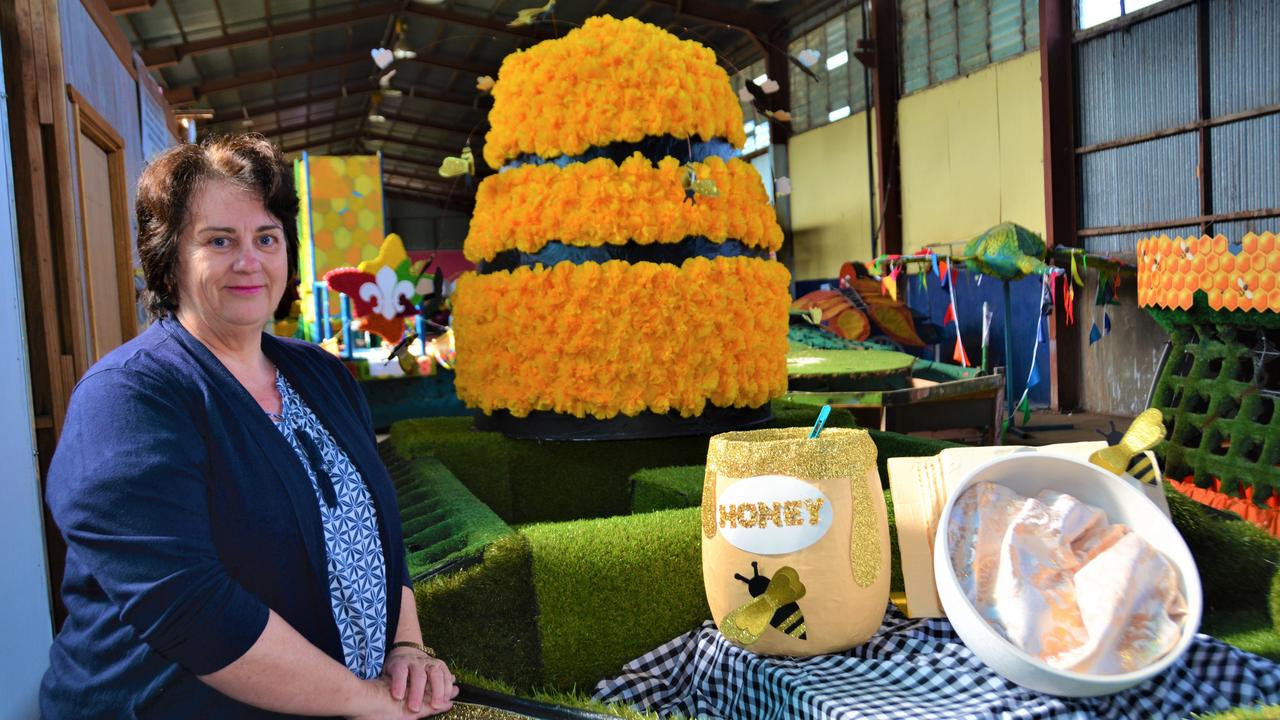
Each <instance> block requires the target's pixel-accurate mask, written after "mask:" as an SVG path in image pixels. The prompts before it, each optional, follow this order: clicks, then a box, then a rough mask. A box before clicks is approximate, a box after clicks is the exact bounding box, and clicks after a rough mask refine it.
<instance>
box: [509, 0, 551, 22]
mask: <svg viewBox="0 0 1280 720" xmlns="http://www.w3.org/2000/svg"><path fill="white" fill-rule="evenodd" d="M555 9H556V3H555V0H547V3H546V4H545V5H541V6H539V7H535V8H525V9H524V10H520V11H518V12H517V13H516V19H515V20H512V21H511V22H509V23H507V27H524V26H528V25H532V24H534V23H536V22H541V21H542V20H545V19H546V18H547V16H548V15H550V14H551V13H552V12H554V11H555Z"/></svg>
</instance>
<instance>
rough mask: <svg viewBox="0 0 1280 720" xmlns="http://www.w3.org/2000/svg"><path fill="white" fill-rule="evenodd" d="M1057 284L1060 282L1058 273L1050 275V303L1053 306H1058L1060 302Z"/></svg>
mask: <svg viewBox="0 0 1280 720" xmlns="http://www.w3.org/2000/svg"><path fill="white" fill-rule="evenodd" d="M1057 282H1058V274H1057V273H1054V274H1052V275H1050V276H1049V302H1050V303H1051V304H1053V305H1057V304H1058V300H1057V289H1056V288H1057V284H1056V283H1057Z"/></svg>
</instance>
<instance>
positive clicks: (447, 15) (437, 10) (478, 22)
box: [407, 3, 556, 40]
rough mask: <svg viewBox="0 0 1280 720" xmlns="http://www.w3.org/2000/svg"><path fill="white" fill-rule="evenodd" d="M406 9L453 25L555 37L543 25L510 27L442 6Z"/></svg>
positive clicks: (525, 35) (412, 5)
mask: <svg viewBox="0 0 1280 720" xmlns="http://www.w3.org/2000/svg"><path fill="white" fill-rule="evenodd" d="M407 10H408V11H409V14H411V15H420V16H422V17H426V18H431V19H432V20H441V21H443V22H448V23H454V24H455V25H467V26H469V27H473V28H477V29H479V30H488V31H489V32H496V33H502V34H503V35H512V36H515V37H519V38H529V39H531V40H546V39H548V38H553V37H556V34H555V32H554V31H552V30H549V29H547V28H545V27H537V26H529V27H511V26H509V25H507V24H506V23H504V22H502V21H500V20H492V19H490V18H487V17H481V16H479V15H467V14H465V13H460V12H457V11H454V10H449V9H448V8H445V7H443V6H434V5H422V4H418V3H411V4H410V5H409V7H408V8H407Z"/></svg>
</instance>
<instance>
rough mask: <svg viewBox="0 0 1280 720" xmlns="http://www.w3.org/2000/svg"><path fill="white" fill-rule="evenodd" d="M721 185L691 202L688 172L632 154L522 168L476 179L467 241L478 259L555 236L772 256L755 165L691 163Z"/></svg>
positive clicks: (586, 243)
mask: <svg viewBox="0 0 1280 720" xmlns="http://www.w3.org/2000/svg"><path fill="white" fill-rule="evenodd" d="M695 167H697V169H698V173H699V177H701V178H708V177H709V178H711V179H712V180H714V181H715V183H716V187H717V188H718V189H719V191H720V194H719V196H718V197H705V196H701V195H699V196H697V197H696V198H695V199H696V202H687V201H686V200H685V192H684V189H683V188H682V187H681V185H680V180H681V178H682V177H683V176H684V174H685V173H686V172H687V171H686V170H685V169H684V168H682V167H681V165H680V163H679V161H677V160H675V159H674V158H664V159H663V160H662V161H661V162H659V163H658V165H657V166H656V167H655V166H654V165H653V164H652V163H650V162H649V161H648V160H647V159H645V157H644V156H642V155H640V154H639V153H636V154H635V155H632V156H631V157H630V158H627V159H626V160H624V161H623V162H622V165H621V166H619V165H616V164H614V162H613V161H612V160H609V159H608V158H599V159H596V160H592V161H590V162H586V163H575V164H573V165H570V166H568V167H566V168H559V167H556V166H555V165H525V166H523V167H519V168H515V169H514V170H508V171H506V172H504V173H500V174H498V175H491V176H489V177H487V178H485V179H484V181H483V182H481V183H480V188H479V190H478V191H477V192H476V210H475V214H474V215H473V216H472V218H471V229H470V231H469V232H468V233H467V240H466V243H465V244H464V246H463V247H464V248H465V252H466V255H467V258H468V259H469V260H471V261H472V262H479V261H481V260H492V259H493V258H494V256H496V255H497V254H498V253H500V252H502V251H504V250H521V251H523V252H527V253H532V252H537V251H539V250H541V249H542V248H543V247H544V246H546V244H547V243H548V242H550V241H552V240H559V241H560V242H563V243H564V244H566V245H574V246H577V247H601V246H604V245H608V244H612V245H622V244H625V243H628V242H637V243H641V244H645V245H647V244H650V243H677V242H680V241H681V240H683V239H684V238H685V237H686V236H688V235H702V236H705V237H707V238H709V239H711V240H712V241H713V242H724V241H725V240H730V239H733V240H739V241H741V242H742V243H743V244H745V245H747V246H749V247H755V248H762V249H766V250H774V251H776V250H777V249H778V248H780V247H782V228H780V227H778V221H777V219H776V215H775V213H774V210H773V206H772V205H770V204H769V196H768V195H767V194H766V193H765V189H764V183H762V182H761V181H760V175H759V174H758V173H757V172H756V169H755V168H754V167H752V166H751V164H750V163H747V162H743V161H742V160H738V159H733V160H730V161H729V162H727V163H726V162H724V161H723V160H721V159H720V158H718V157H713V158H710V159H708V160H707V162H706V163H702V164H697V165H695Z"/></svg>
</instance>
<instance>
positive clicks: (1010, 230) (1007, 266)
mask: <svg viewBox="0 0 1280 720" xmlns="http://www.w3.org/2000/svg"><path fill="white" fill-rule="evenodd" d="M1044 255H1045V245H1044V240H1042V239H1041V238H1040V236H1039V235H1037V234H1035V233H1033V232H1031V231H1030V230H1028V229H1026V228H1024V227H1022V226H1021V225H1018V224H1017V223H1011V222H1006V223H1000V224H999V225H996V226H995V227H993V228H991V229H990V230H988V231H986V232H984V233H982V234H981V235H979V236H978V237H976V238H974V239H972V240H970V241H969V244H968V245H965V246H964V256H965V257H966V258H967V260H965V265H966V267H968V268H969V271H970V272H976V273H982V274H983V275H987V276H990V277H994V278H999V279H1000V280H1006V281H1007V280H1017V279H1019V278H1022V277H1026V276H1027V275H1043V274H1045V273H1046V272H1048V270H1049V266H1048V265H1046V264H1045V262H1044Z"/></svg>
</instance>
